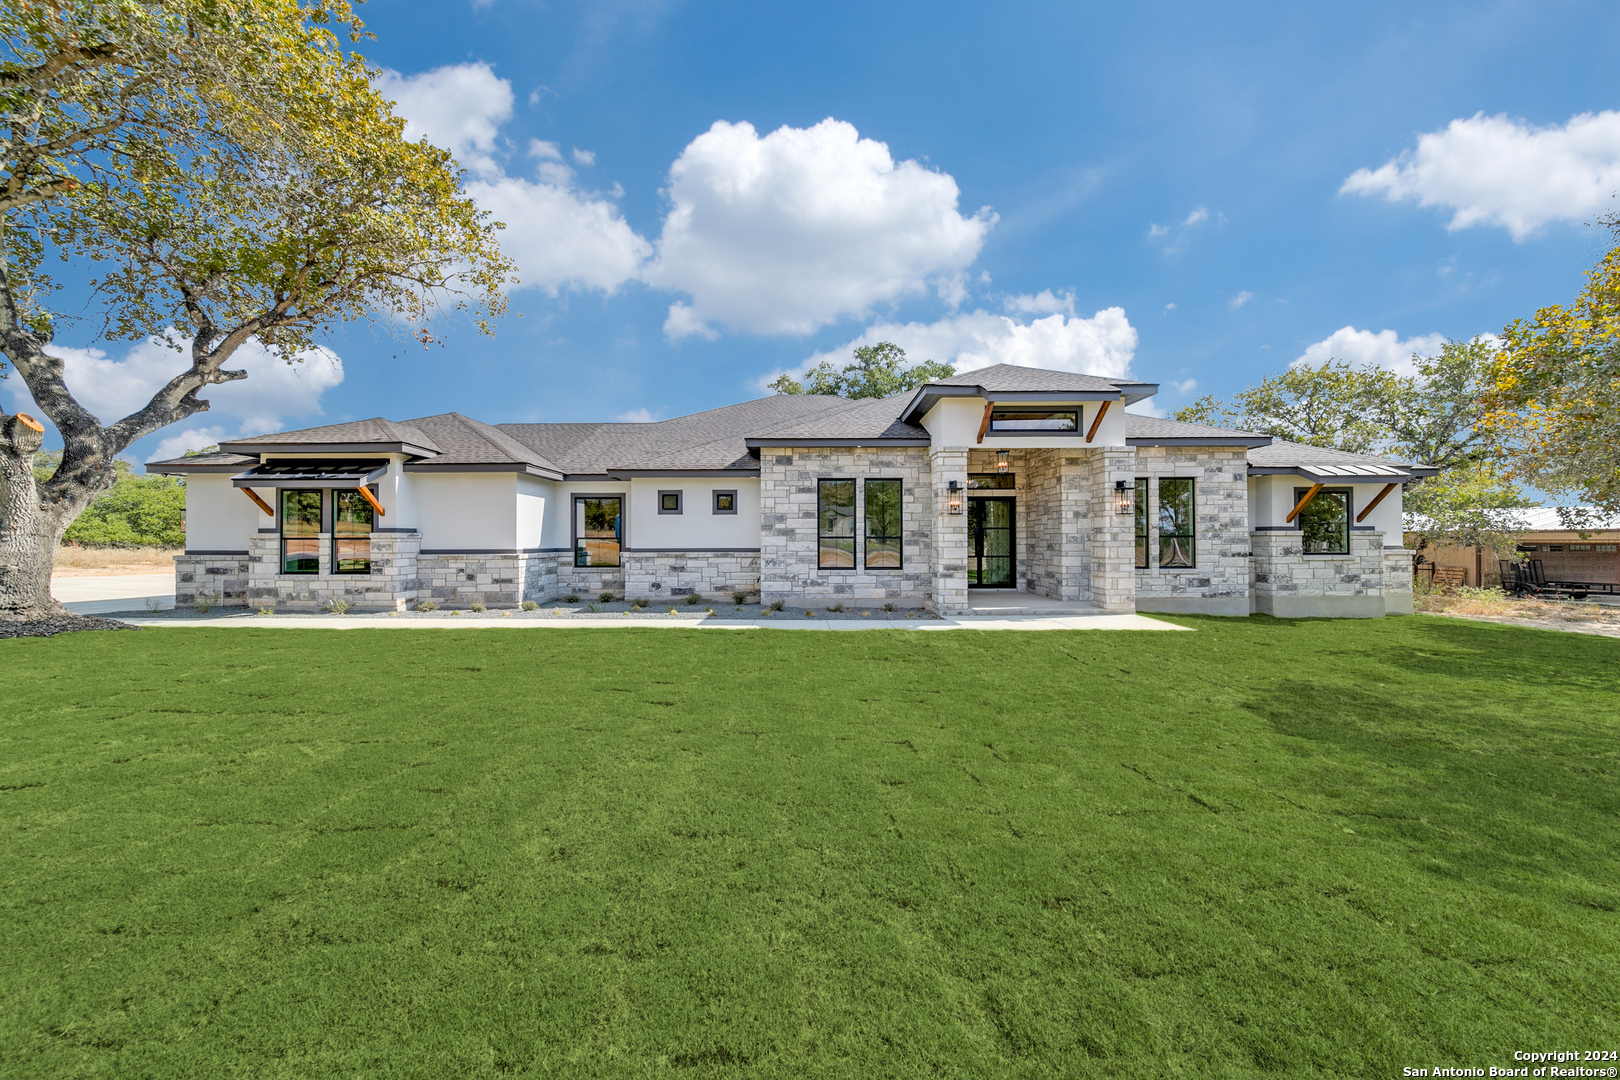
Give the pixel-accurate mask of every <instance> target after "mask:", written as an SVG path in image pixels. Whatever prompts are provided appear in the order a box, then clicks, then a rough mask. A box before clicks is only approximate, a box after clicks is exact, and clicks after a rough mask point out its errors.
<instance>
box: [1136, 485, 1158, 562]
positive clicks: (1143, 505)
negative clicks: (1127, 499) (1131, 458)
mask: <svg viewBox="0 0 1620 1080" xmlns="http://www.w3.org/2000/svg"><path fill="white" fill-rule="evenodd" d="M1134 499H1135V505H1134V506H1132V508H1131V512H1132V513H1133V514H1134V515H1135V523H1136V552H1135V562H1136V569H1138V570H1149V569H1152V565H1153V564H1152V562H1151V559H1152V555H1151V552H1152V550H1153V530H1152V528H1151V527H1150V521H1151V519H1150V518H1149V517H1148V478H1147V477H1145V476H1138V477H1137V478H1136V487H1135V491H1134Z"/></svg>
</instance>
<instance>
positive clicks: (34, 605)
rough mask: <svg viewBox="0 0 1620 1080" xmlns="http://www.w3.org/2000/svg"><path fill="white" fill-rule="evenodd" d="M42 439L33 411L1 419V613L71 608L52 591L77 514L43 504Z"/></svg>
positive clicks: (37, 615) (26, 615)
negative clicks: (39, 475)
mask: <svg viewBox="0 0 1620 1080" xmlns="http://www.w3.org/2000/svg"><path fill="white" fill-rule="evenodd" d="M43 441H44V431H43V428H42V427H41V425H40V424H39V423H38V422H37V421H35V420H34V419H33V418H32V417H30V416H25V415H18V416H9V417H5V418H4V421H3V422H0V619H46V618H50V617H52V616H55V615H65V614H67V609H66V608H65V607H63V606H62V605H61V604H59V603H57V602H56V600H55V599H54V598H52V596H51V568H52V567H53V566H54V565H55V561H56V546H57V545H58V544H60V543H61V542H62V533H63V532H65V531H66V530H67V527H68V524H69V523H71V522H72V521H73V519H74V518H75V517H77V516H78V514H77V513H71V514H63V513H61V512H59V511H58V508H55V507H53V508H51V509H46V508H45V507H44V506H41V505H40V498H39V485H38V484H37V483H36V482H35V481H34V454H35V452H36V451H38V450H39V447H40V444H41V442H43ZM86 502H88V500H86ZM75 509H77V510H82V509H83V507H82V506H81V507H77V508H75Z"/></svg>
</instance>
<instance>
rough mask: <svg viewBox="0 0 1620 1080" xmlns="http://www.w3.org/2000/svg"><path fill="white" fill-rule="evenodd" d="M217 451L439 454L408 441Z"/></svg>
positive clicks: (223, 446)
mask: <svg viewBox="0 0 1620 1080" xmlns="http://www.w3.org/2000/svg"><path fill="white" fill-rule="evenodd" d="M219 448H220V451H221V452H223V453H226V454H258V455H260V456H263V455H265V454H278V453H279V454H404V455H406V456H407V457H422V458H430V457H437V456H438V455H439V451H438V450H434V449H431V448H429V447H426V446H418V445H417V444H415V443H408V442H339V443H289V442H253V441H251V440H242V441H239V442H222V443H220V444H219Z"/></svg>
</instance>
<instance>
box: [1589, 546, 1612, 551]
mask: <svg viewBox="0 0 1620 1080" xmlns="http://www.w3.org/2000/svg"><path fill="white" fill-rule="evenodd" d="M1594 546H1595V547H1596V548H1597V550H1599V551H1614V550H1615V545H1614V544H1596V545H1594Z"/></svg>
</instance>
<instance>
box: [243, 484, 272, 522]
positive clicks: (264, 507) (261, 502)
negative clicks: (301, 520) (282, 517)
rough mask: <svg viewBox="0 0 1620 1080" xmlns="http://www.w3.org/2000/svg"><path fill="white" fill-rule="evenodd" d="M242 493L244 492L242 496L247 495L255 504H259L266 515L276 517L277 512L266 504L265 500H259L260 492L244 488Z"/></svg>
mask: <svg viewBox="0 0 1620 1080" xmlns="http://www.w3.org/2000/svg"><path fill="white" fill-rule="evenodd" d="M241 491H242V494H244V495H246V496H247V497H248V498H250V499H252V500H253V501H254V502H256V503H258V504H259V509H260V510H263V511H264V512H265V513H266V514H268V515H270V516H271V517H275V516H276V512H275V511H274V510H272V509H271V508H270V504H269V503H267V502H265V501H264V500H263V499H261V498H259V495H258V492H256V491H254V490H253V489H252V488H242V489H241Z"/></svg>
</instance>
